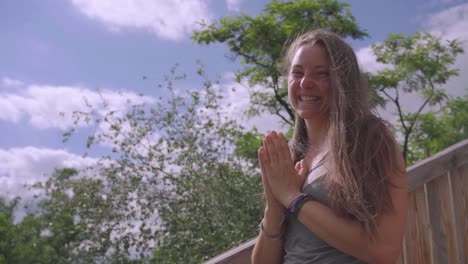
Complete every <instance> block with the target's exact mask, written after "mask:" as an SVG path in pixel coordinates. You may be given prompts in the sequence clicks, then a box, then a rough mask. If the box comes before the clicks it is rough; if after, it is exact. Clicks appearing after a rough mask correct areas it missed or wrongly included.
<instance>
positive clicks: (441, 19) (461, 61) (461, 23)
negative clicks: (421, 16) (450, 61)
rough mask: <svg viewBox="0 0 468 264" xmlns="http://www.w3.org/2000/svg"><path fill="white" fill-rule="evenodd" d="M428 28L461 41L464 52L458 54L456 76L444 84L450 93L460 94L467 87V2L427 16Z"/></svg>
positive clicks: (463, 92) (463, 93) (447, 37)
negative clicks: (457, 73) (458, 71)
mask: <svg viewBox="0 0 468 264" xmlns="http://www.w3.org/2000/svg"><path fill="white" fill-rule="evenodd" d="M428 24H429V30H430V31H431V32H433V33H435V34H439V35H440V36H442V37H443V38H444V39H448V40H451V39H455V38H456V39H458V40H461V41H462V42H463V47H464V49H465V53H464V54H462V55H459V57H458V58H457V61H456V62H455V65H454V68H457V69H459V70H460V74H459V76H458V77H455V78H452V79H451V80H450V81H449V82H448V83H447V85H446V89H447V91H448V93H449V94H450V95H453V96H460V95H465V94H466V93H467V90H466V89H467V88H468V3H464V4H459V5H456V6H452V7H450V8H448V9H446V10H443V11H441V12H439V13H436V14H433V15H431V16H430V17H429V18H428Z"/></svg>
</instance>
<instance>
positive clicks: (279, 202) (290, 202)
mask: <svg viewBox="0 0 468 264" xmlns="http://www.w3.org/2000/svg"><path fill="white" fill-rule="evenodd" d="M286 66H287V68H288V72H287V78H288V93H289V101H290V104H291V106H292V108H293V109H294V111H295V115H296V118H295V129H294V135H293V139H292V142H291V144H290V146H288V145H287V143H286V139H285V137H284V135H283V134H281V133H279V134H278V133H276V132H275V131H273V132H271V133H269V134H268V135H266V137H265V139H264V144H263V146H262V147H260V149H259V151H258V154H259V160H260V165H261V169H262V180H263V187H264V191H265V196H266V207H265V213H264V218H263V220H262V222H261V224H260V230H261V231H260V235H259V237H258V239H257V243H256V244H255V248H254V251H253V254H252V262H253V263H362V262H370V263H394V262H395V260H396V259H397V257H398V256H399V254H400V249H401V243H402V239H403V235H404V230H405V224H406V211H407V209H406V208H407V179H406V174H405V163H404V160H403V158H402V155H401V154H400V151H399V149H398V145H397V143H396V142H395V139H394V137H393V135H392V133H391V132H390V129H389V128H388V127H387V126H386V124H385V123H384V121H382V120H381V119H380V118H378V117H376V116H375V115H374V114H373V113H372V112H371V110H370V107H369V101H370V100H369V96H368V91H367V87H366V86H365V85H363V83H364V82H362V80H361V73H360V70H359V66H358V63H357V60H356V56H355V53H354V51H353V50H352V49H351V47H350V46H349V45H348V44H347V43H345V42H344V41H343V40H342V39H341V38H340V37H339V36H337V35H336V34H334V33H331V32H328V31H325V30H316V31H312V32H308V33H305V34H303V35H301V36H299V37H298V38H297V39H296V40H295V41H293V42H292V44H291V46H290V48H289V50H288V53H287V56H286ZM309 168H312V169H310V170H309Z"/></svg>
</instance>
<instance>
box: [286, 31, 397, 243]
mask: <svg viewBox="0 0 468 264" xmlns="http://www.w3.org/2000/svg"><path fill="white" fill-rule="evenodd" d="M304 45H319V46H321V47H323V48H324V49H325V50H326V52H327V53H328V58H329V62H330V77H331V103H330V116H329V131H328V140H329V144H330V146H329V151H328V153H327V156H326V160H325V166H326V168H327V170H328V173H327V176H326V177H325V186H326V190H327V193H328V199H329V202H330V206H331V208H332V209H333V210H334V211H335V212H336V213H337V214H338V215H340V216H343V217H348V218H352V219H356V220H358V221H359V222H360V223H361V224H362V225H363V226H364V228H365V230H366V232H367V233H368V234H369V235H370V236H371V237H372V238H375V234H376V221H375V219H376V218H375V217H376V216H377V214H379V213H381V212H382V211H384V210H392V209H393V204H392V201H391V197H390V193H389V188H388V187H389V184H391V183H390V181H389V180H388V178H387V173H388V172H389V171H398V172H400V171H401V170H402V168H398V165H397V161H396V159H397V157H396V153H397V150H396V149H395V148H396V144H395V143H394V139H393V133H392V132H391V130H390V129H389V127H388V126H387V124H386V123H385V122H384V121H383V120H382V119H380V118H379V117H377V115H375V114H374V113H373V112H372V111H371V107H370V98H369V94H370V93H369V91H368V87H367V85H366V82H365V81H364V79H363V75H362V74H361V72H360V70H359V65H358V62H357V59H356V55H355V53H354V51H353V49H352V48H351V47H350V46H349V45H348V44H347V43H346V42H345V41H343V40H342V39H341V37H339V36H338V35H336V34H334V33H332V32H329V31H325V30H314V31H310V32H306V33H304V34H301V35H300V36H299V37H297V38H296V39H295V40H294V41H293V42H292V43H291V44H290V46H289V49H288V50H287V53H286V54H285V60H284V62H283V64H282V66H283V70H284V69H285V68H286V69H288V70H289V67H290V65H291V61H292V59H293V57H294V55H295V53H296V52H297V50H298V49H299V48H300V47H302V46H304ZM295 118H296V119H295V127H294V134H293V137H292V141H291V146H292V150H293V159H294V162H295V163H296V162H297V161H299V160H301V159H303V158H304V156H305V154H306V152H307V147H308V139H307V130H306V126H305V121H304V119H302V118H301V117H300V116H299V115H298V114H297V113H296V115H295Z"/></svg>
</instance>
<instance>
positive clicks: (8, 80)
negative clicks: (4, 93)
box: [0, 77, 24, 87]
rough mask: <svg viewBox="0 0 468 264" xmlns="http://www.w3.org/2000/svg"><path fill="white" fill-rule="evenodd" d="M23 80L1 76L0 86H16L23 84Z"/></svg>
mask: <svg viewBox="0 0 468 264" xmlns="http://www.w3.org/2000/svg"><path fill="white" fill-rule="evenodd" d="M23 85H24V82H22V81H19V80H15V79H11V78H8V77H3V78H2V80H1V81H0V86H3V87H18V86H23Z"/></svg>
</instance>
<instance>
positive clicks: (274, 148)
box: [258, 131, 307, 208]
mask: <svg viewBox="0 0 468 264" xmlns="http://www.w3.org/2000/svg"><path fill="white" fill-rule="evenodd" d="M258 154H259V160H260V164H261V167H262V180H263V186H264V188H265V193H266V190H267V189H268V192H269V193H270V194H271V193H272V194H273V195H274V197H275V198H276V202H277V203H278V202H279V203H280V204H281V205H282V206H283V208H284V206H288V205H289V203H290V202H291V201H292V199H294V197H296V196H297V195H298V194H300V192H301V187H302V185H303V184H304V180H305V177H306V176H307V168H306V166H305V162H303V161H301V162H300V163H298V164H296V166H295V167H294V166H293V161H292V158H291V152H290V150H289V146H288V144H287V142H286V138H285V137H284V135H283V134H282V133H279V134H277V133H276V132H275V131H272V132H271V133H269V134H268V135H267V136H266V137H265V139H264V143H263V147H262V148H260V149H259V152H258ZM270 196H271V195H270ZM267 199H270V200H271V201H273V199H271V198H268V197H267ZM277 203H276V204H275V203H274V202H273V204H275V206H277Z"/></svg>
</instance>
